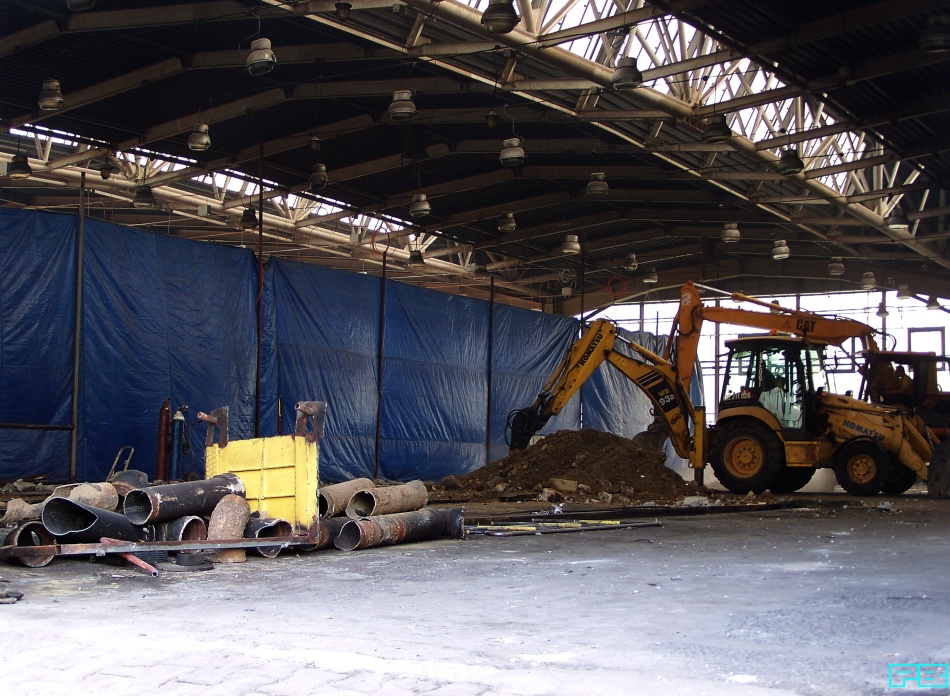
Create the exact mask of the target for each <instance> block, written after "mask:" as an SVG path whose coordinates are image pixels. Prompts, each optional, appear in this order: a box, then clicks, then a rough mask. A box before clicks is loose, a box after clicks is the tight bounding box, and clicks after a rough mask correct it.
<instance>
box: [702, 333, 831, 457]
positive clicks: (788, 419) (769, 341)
mask: <svg viewBox="0 0 950 696" xmlns="http://www.w3.org/2000/svg"><path fill="white" fill-rule="evenodd" d="M726 348H728V350H729V353H728V356H727V363H726V374H725V378H724V380H723V384H722V396H721V398H720V401H719V417H720V418H722V417H723V416H726V415H728V411H729V410H730V409H734V408H739V407H743V406H745V407H749V406H762V407H764V408H765V409H767V410H768V411H769V412H770V413H771V414H772V415H774V416H775V419H776V420H777V421H778V422H779V424H780V425H781V426H782V430H783V431H784V432H785V437H786V439H792V440H794V439H796V438H801V439H809V437H810V436H809V433H813V432H814V425H815V400H814V399H813V398H809V397H811V396H813V395H814V394H815V393H816V392H817V391H818V390H820V389H827V384H828V381H827V377H826V375H825V370H824V360H823V358H824V348H825V345H824V344H823V343H819V342H815V341H808V340H806V339H804V338H799V337H793V336H771V335H767V336H751V337H746V338H738V339H734V340H732V341H727V342H726Z"/></svg>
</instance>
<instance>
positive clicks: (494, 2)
mask: <svg viewBox="0 0 950 696" xmlns="http://www.w3.org/2000/svg"><path fill="white" fill-rule="evenodd" d="M520 21H521V17H519V16H518V13H517V12H516V11H515V6H514V3H513V2H512V0H488V7H486V8H485V11H484V12H482V19H481V23H482V26H483V27H484V28H485V31H487V32H488V33H489V34H508V33H510V32H511V31H512V30H514V28H515V27H516V26H518V22H520Z"/></svg>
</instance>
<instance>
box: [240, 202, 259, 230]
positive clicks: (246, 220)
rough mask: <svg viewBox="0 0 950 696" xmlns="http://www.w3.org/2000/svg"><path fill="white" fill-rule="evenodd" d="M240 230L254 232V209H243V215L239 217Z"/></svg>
mask: <svg viewBox="0 0 950 696" xmlns="http://www.w3.org/2000/svg"><path fill="white" fill-rule="evenodd" d="M239 224H240V225H241V229H245V230H256V229H257V224H258V223H257V212H256V211H255V210H254V208H253V207H252V208H245V209H244V214H243V215H241V222H240V223H239Z"/></svg>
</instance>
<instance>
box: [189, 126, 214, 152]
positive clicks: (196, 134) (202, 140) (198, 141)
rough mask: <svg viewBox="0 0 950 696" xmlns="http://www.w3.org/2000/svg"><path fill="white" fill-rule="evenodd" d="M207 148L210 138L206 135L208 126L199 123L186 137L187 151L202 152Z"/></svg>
mask: <svg viewBox="0 0 950 696" xmlns="http://www.w3.org/2000/svg"><path fill="white" fill-rule="evenodd" d="M209 147H211V136H210V135H208V124H207V123H199V124H198V125H197V126H195V129H194V131H192V133H191V135H189V136H188V149H189V150H194V151H196V152H204V151H205V150H207V149H208V148H209Z"/></svg>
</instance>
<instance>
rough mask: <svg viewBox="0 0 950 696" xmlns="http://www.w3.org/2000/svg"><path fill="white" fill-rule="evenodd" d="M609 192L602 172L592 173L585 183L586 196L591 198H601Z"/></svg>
mask: <svg viewBox="0 0 950 696" xmlns="http://www.w3.org/2000/svg"><path fill="white" fill-rule="evenodd" d="M609 190H610V186H608V185H607V175H606V174H605V173H604V172H594V173H593V174H591V175H590V181H588V182H587V195H588V196H590V197H591V198H603V197H604V196H606V195H607V192H608V191H609Z"/></svg>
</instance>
